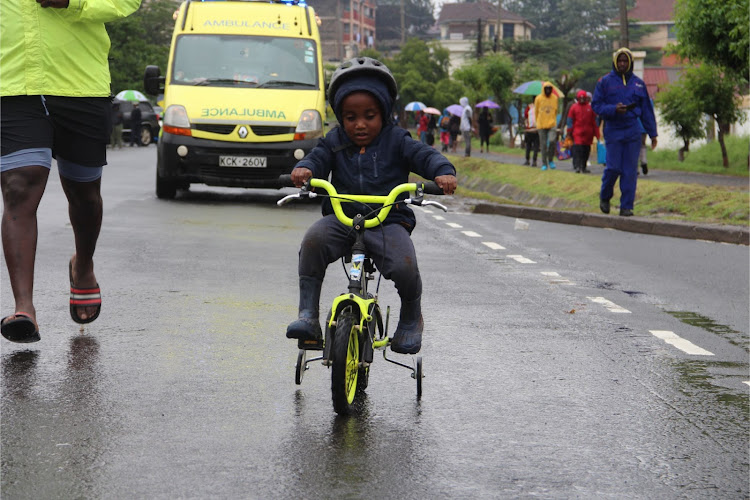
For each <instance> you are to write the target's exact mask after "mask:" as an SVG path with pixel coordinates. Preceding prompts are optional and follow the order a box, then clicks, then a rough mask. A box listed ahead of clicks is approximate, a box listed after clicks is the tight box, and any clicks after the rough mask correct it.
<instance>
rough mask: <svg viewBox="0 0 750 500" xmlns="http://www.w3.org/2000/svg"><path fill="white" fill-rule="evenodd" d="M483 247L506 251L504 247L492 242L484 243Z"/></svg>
mask: <svg viewBox="0 0 750 500" xmlns="http://www.w3.org/2000/svg"><path fill="white" fill-rule="evenodd" d="M482 245H484V246H487V247H490V248H491V249H493V250H505V247H504V246H502V245H498V244H497V243H494V242H492V241H483V242H482Z"/></svg>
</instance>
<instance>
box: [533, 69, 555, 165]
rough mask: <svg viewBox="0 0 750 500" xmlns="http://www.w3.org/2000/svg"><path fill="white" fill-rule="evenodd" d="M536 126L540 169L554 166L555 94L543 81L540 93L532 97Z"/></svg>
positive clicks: (549, 85)
mask: <svg viewBox="0 0 750 500" xmlns="http://www.w3.org/2000/svg"><path fill="white" fill-rule="evenodd" d="M534 110H535V117H536V128H537V131H538V133H539V147H540V148H541V150H542V170H547V168H548V167H549V168H552V169H554V168H555V146H556V145H557V94H555V92H554V88H553V87H552V84H551V83H549V82H544V84H543V85H542V93H541V94H539V95H538V96H536V98H535V99H534Z"/></svg>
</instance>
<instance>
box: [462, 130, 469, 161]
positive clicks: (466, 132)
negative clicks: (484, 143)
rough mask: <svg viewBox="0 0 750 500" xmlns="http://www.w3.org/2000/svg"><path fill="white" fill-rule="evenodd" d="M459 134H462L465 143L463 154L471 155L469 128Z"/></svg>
mask: <svg viewBox="0 0 750 500" xmlns="http://www.w3.org/2000/svg"><path fill="white" fill-rule="evenodd" d="M461 136H463V138H464V142H465V143H466V149H464V154H465V155H466V156H471V130H467V131H464V132H461Z"/></svg>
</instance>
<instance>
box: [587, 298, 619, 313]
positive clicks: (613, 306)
mask: <svg viewBox="0 0 750 500" xmlns="http://www.w3.org/2000/svg"><path fill="white" fill-rule="evenodd" d="M586 298H587V299H589V300H590V301H591V302H595V303H597V304H601V305H603V306H604V307H606V308H607V309H609V311H610V312H613V313H630V311H628V310H627V309H625V308H624V307H620V306H618V305H617V304H615V303H614V302H612V301H609V300H607V299H605V298H604V297H586Z"/></svg>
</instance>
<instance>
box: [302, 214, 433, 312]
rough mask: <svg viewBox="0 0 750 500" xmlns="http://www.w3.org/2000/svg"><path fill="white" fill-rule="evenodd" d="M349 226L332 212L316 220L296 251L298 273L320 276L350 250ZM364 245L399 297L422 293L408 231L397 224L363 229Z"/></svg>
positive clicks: (417, 295) (352, 238) (323, 275)
mask: <svg viewBox="0 0 750 500" xmlns="http://www.w3.org/2000/svg"><path fill="white" fill-rule="evenodd" d="M354 237H355V235H354V233H353V232H352V229H351V228H349V227H346V226H344V225H343V224H342V223H340V222H339V220H338V219H337V218H336V216H335V215H326V216H325V217H323V218H322V219H319V220H318V221H316V222H315V223H314V224H313V225H312V226H310V228H309V229H308V230H307V232H306V233H305V236H304V238H303V239H302V245H301V246H300V251H299V275H300V276H312V277H315V278H319V279H321V280H322V279H323V278H324V277H325V274H326V269H327V268H328V264H330V263H332V262H335V261H337V260H338V259H340V258H341V257H343V256H344V255H345V254H347V253H348V252H349V251H350V250H351V245H352V243H353V242H354ZM365 246H366V247H367V252H368V254H369V256H370V257H372V258H373V261H374V262H375V266H376V267H377V268H378V270H379V271H380V272H381V273H382V274H383V277H384V278H386V279H389V280H392V281H393V283H394V285H396V289H397V290H398V294H399V295H400V296H401V299H402V300H414V299H416V298H417V297H419V296H420V295H422V278H421V276H420V275H419V268H418V267H417V254H416V252H415V250H414V243H412V241H411V236H410V235H409V232H408V231H407V230H406V228H404V227H403V226H402V225H400V224H387V225H384V226H378V227H376V228H373V229H368V230H367V231H365Z"/></svg>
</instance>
